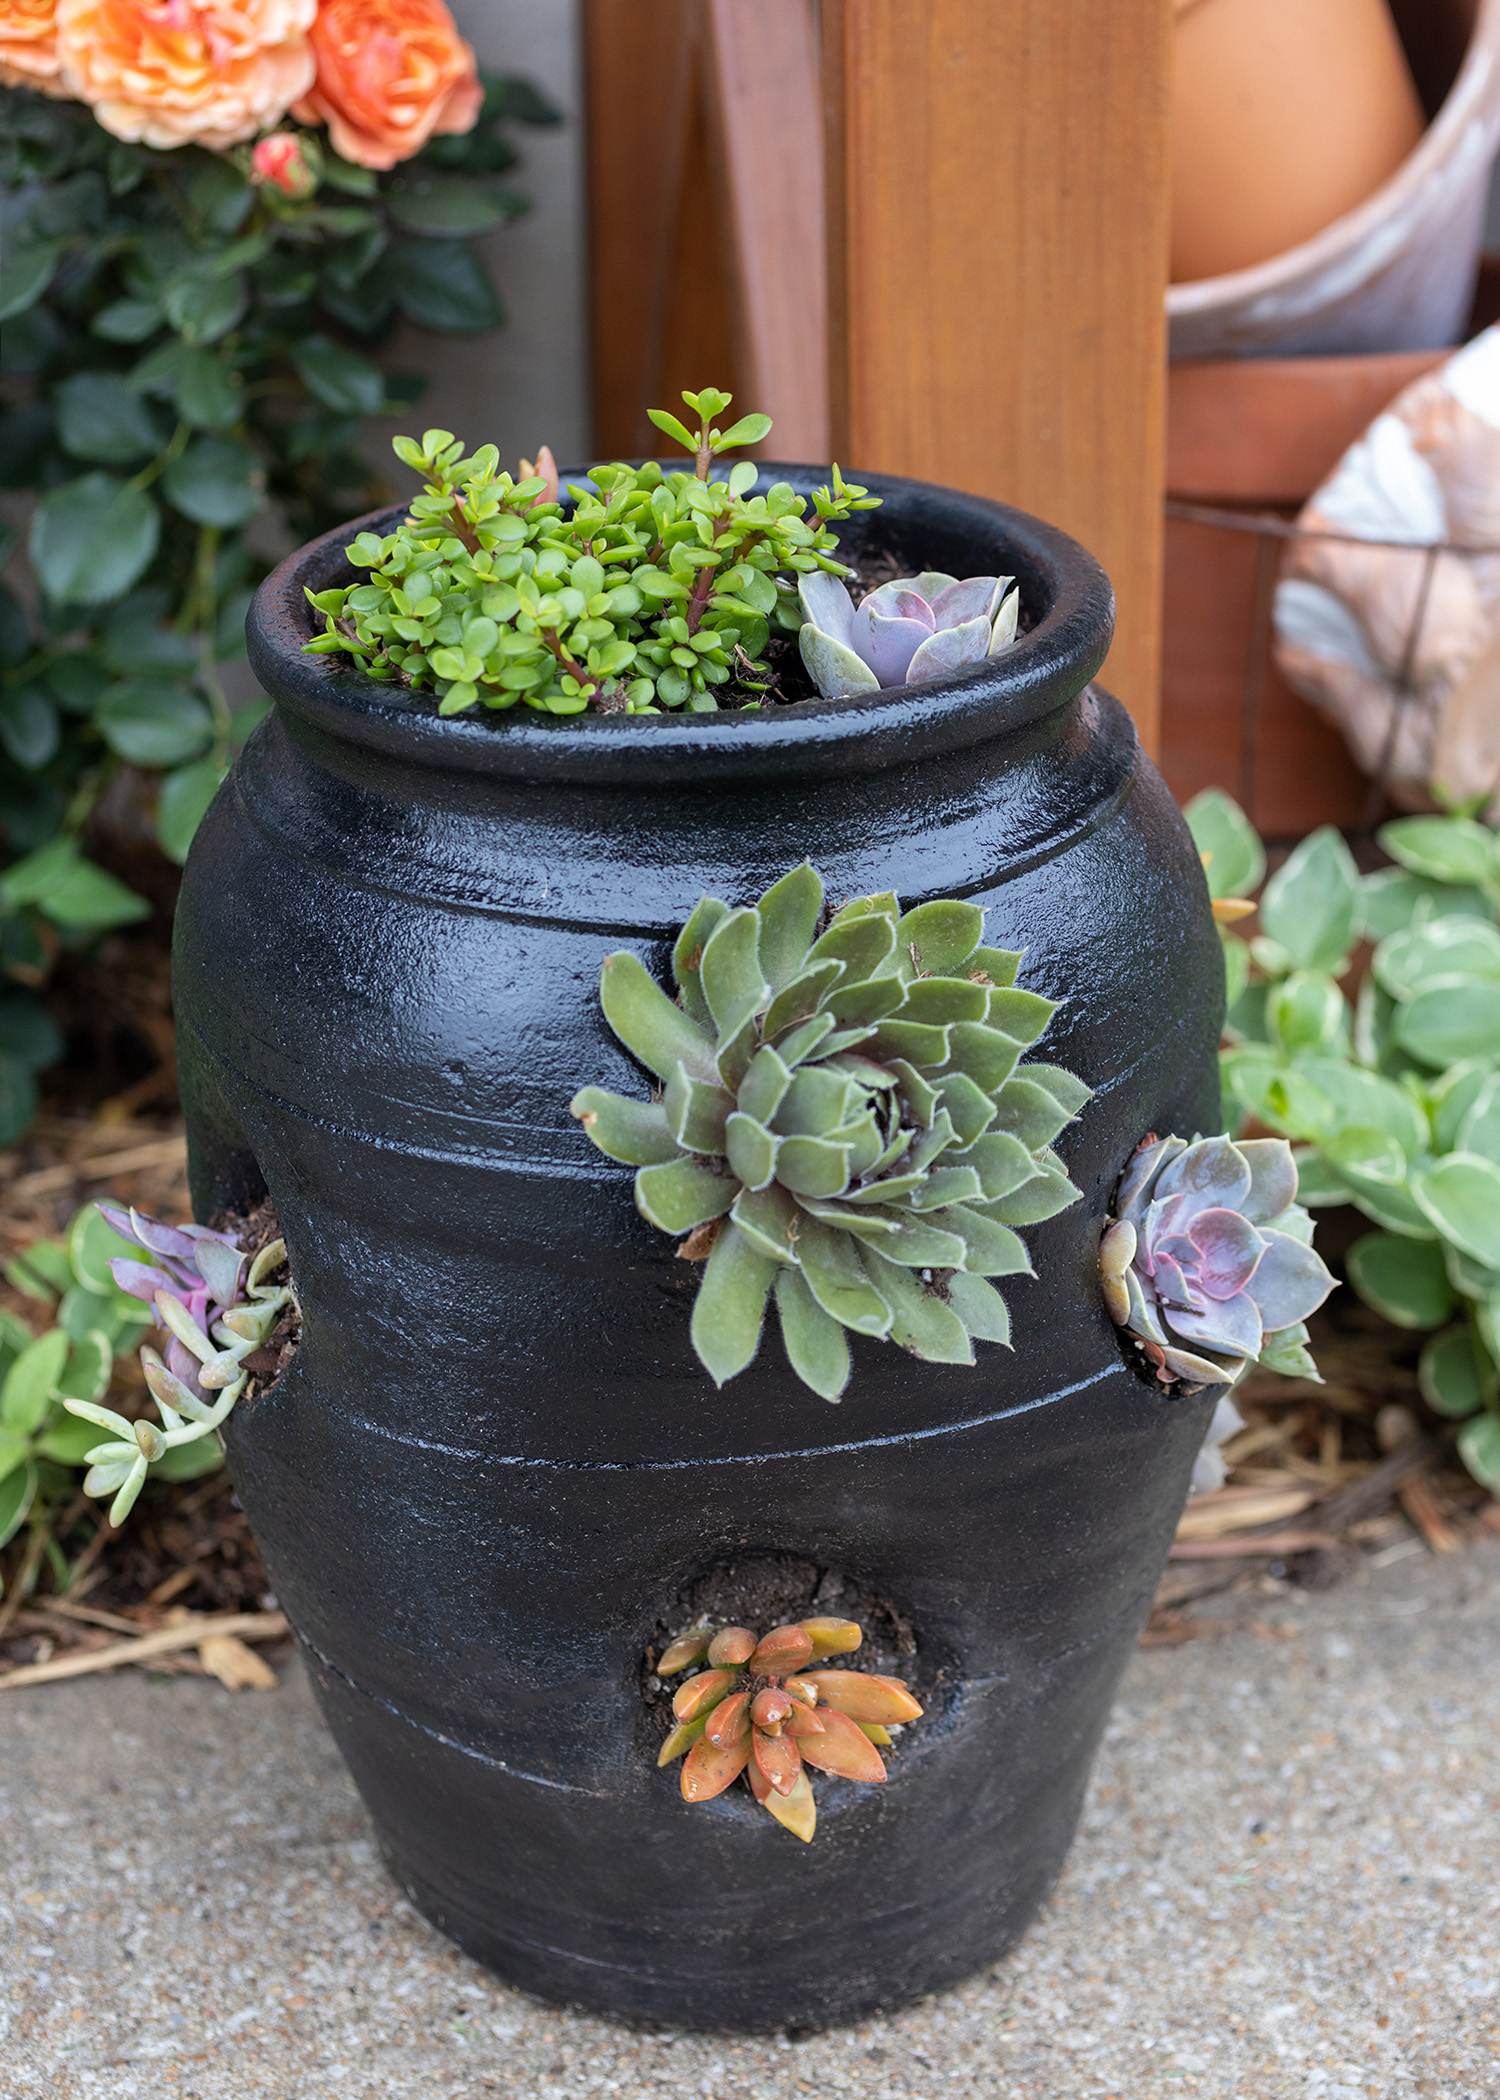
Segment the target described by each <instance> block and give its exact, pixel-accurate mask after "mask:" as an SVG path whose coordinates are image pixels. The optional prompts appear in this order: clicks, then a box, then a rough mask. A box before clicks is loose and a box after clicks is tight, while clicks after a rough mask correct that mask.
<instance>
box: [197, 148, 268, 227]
mask: <svg viewBox="0 0 1500 2100" xmlns="http://www.w3.org/2000/svg"><path fill="white" fill-rule="evenodd" d="M188 198H189V201H190V202H191V204H192V207H193V209H194V211H195V212H197V213H198V215H199V216H200V218H201V219H202V220H203V223H204V224H205V226H206V227H207V228H208V230H209V232H210V233H233V232H235V230H236V229H237V228H238V227H239V226H240V225H242V224H243V222H244V220H245V218H246V216H247V215H248V213H249V211H250V207H251V205H252V204H254V202H255V192H254V190H253V189H252V188H251V187H250V184H249V183H248V182H247V181H246V180H245V178H244V176H243V175H242V174H241V173H240V171H239V169H238V168H237V167H235V165H234V163H233V162H232V161H228V160H223V159H221V158H220V157H219V155H218V154H214V155H213V156H212V157H211V158H209V159H207V160H205V161H203V162H202V163H201V164H200V165H199V166H198V167H197V168H195V169H194V171H193V176H192V180H191V181H190V182H189V184H188Z"/></svg>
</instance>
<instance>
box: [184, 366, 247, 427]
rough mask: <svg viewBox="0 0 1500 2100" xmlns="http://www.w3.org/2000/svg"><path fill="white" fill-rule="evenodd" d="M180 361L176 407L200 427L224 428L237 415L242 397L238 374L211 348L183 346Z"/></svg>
mask: <svg viewBox="0 0 1500 2100" xmlns="http://www.w3.org/2000/svg"><path fill="white" fill-rule="evenodd" d="M178 348H179V352H180V354H179V357H178V361H177V386H176V400H177V407H178V409H179V411H180V412H181V414H182V416H183V418H184V419H185V420H186V421H187V422H189V423H191V424H192V425H193V426H194V428H195V429H197V430H223V429H224V428H225V427H226V426H227V425H228V424H230V423H232V422H233V421H234V420H235V418H236V417H237V416H238V414H239V412H240V409H241V406H242V405H243V397H242V394H241V390H240V387H239V384H238V381H237V380H236V377H235V374H234V372H233V371H232V369H231V368H230V366H229V365H228V364H226V363H225V361H224V359H223V358H222V357H217V356H215V354H214V352H213V351H212V350H188V349H185V348H183V347H182V346H181V345H179V346H178Z"/></svg>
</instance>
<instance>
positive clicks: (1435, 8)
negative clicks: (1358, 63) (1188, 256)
mask: <svg viewBox="0 0 1500 2100" xmlns="http://www.w3.org/2000/svg"><path fill="white" fill-rule="evenodd" d="M1330 4H1332V0H1198V5H1197V6H1196V7H1193V8H1192V9H1191V11H1190V12H1188V13H1187V14H1186V16H1185V17H1184V19H1183V21H1182V23H1181V25H1180V27H1181V32H1182V42H1183V45H1184V47H1185V48H1186V47H1187V46H1188V40H1189V38H1190V37H1191V36H1193V35H1196V34H1197V33H1198V32H1199V30H1200V29H1203V28H1206V27H1207V26H1208V25H1209V23H1210V22H1211V20H1212V18H1213V16H1214V15H1215V14H1216V13H1217V12H1218V11H1219V9H1220V8H1223V7H1244V8H1245V9H1246V10H1247V11H1248V12H1251V13H1253V14H1254V15H1255V16H1256V18H1257V20H1260V19H1262V18H1264V19H1265V20H1267V21H1270V20H1272V19H1274V18H1275V17H1277V16H1280V15H1281V14H1282V12H1283V10H1286V9H1290V10H1292V11H1293V12H1294V13H1296V14H1298V15H1301V14H1302V13H1304V12H1305V13H1306V15H1307V16H1308V17H1312V16H1314V15H1315V14H1321V13H1322V11H1323V8H1324V6H1325V5H1330ZM1340 4H1352V0H1340ZM1402 12H1403V17H1404V18H1405V19H1406V29H1407V34H1408V37H1409V39H1410V42H1411V48H1412V50H1413V52H1414V53H1415V54H1416V56H1417V59H1418V61H1419V67H1420V70H1421V72H1422V75H1423V80H1424V88H1425V90H1426V91H1427V92H1428V93H1429V95H1430V98H1431V100H1432V101H1433V102H1437V101H1438V100H1439V98H1440V94H1441V89H1442V87H1443V75H1444V74H1445V73H1447V72H1448V70H1449V68H1450V67H1451V66H1452V64H1453V58H1454V53H1455V51H1456V50H1457V49H1458V48H1459V46H1460V43H1461V37H1462V31H1463V29H1464V28H1465V27H1466V24H1467V21H1469V20H1471V21H1472V23H1473V33H1472V35H1471V36H1470V37H1469V38H1468V40H1467V50H1466V52H1465V54H1464V57H1463V62H1462V65H1461V66H1459V67H1458V70H1457V75H1456V78H1453V79H1452V81H1451V85H1450V86H1449V87H1448V89H1447V93H1446V96H1445V97H1442V98H1441V106H1440V107H1439V108H1438V109H1437V112H1436V114H1435V115H1434V117H1433V119H1432V122H1431V123H1430V124H1429V126H1428V128H1427V130H1426V132H1425V133H1424V134H1423V135H1422V136H1421V137H1420V139H1418V141H1417V143H1416V145H1415V149H1414V150H1413V151H1412V152H1411V153H1409V154H1408V155H1407V156H1406V157H1405V158H1404V159H1403V160H1402V161H1401V163H1400V165H1399V166H1398V167H1396V168H1395V170H1394V172H1392V173H1391V174H1390V175H1389V178H1388V179H1387V180H1385V181H1383V182H1381V183H1380V185H1379V187H1378V188H1377V189H1376V190H1375V192H1374V194H1373V195H1367V196H1365V197H1364V199H1363V201H1358V200H1356V201H1354V202H1353V205H1352V208H1346V209H1345V210H1344V212H1343V215H1342V216H1341V217H1338V218H1336V219H1335V220H1334V221H1333V223H1332V224H1331V225H1329V224H1324V225H1323V227H1322V229H1321V231H1319V230H1314V231H1312V232H1311V233H1310V234H1307V235H1304V237H1302V238H1301V239H1300V240H1298V241H1296V242H1295V243H1294V245H1292V246H1291V247H1288V248H1285V249H1283V250H1282V251H1281V252H1280V253H1277V254H1274V255H1272V256H1271V257H1270V258H1269V259H1267V260H1263V261H1260V262H1255V263H1250V264H1247V265H1245V266H1244V267H1241V268H1235V269H1229V270H1227V271H1224V272H1223V273H1221V274H1220V275H1217V276H1208V277H1195V278H1193V279H1192V280H1191V281H1189V282H1184V283H1177V284H1173V285H1172V286H1171V287H1170V289H1169V290H1168V293H1167V317H1168V322H1169V325H1170V333H1171V348H1172V355H1173V357H1174V358H1195V359H1208V358H1223V357H1290V356H1322V355H1338V354H1344V353H1358V352H1366V351H1392V350H1423V349H1440V348H1442V347H1444V346H1446V345H1448V344H1450V343H1454V342H1456V341H1458V339H1459V337H1460V334H1461V332H1462V330H1463V326H1464V322H1465V320H1466V318H1467V316H1468V313H1469V307H1470V302H1471V300H1472V297H1473V291H1474V279H1475V274H1476V272H1477V269H1478V263H1479V250H1480V245H1481V236H1482V232H1483V225H1484V211H1485V203H1486V198H1487V195H1488V187H1489V171H1490V163H1491V161H1492V160H1493V158H1494V155H1495V149H1496V145H1497V142H1500V0H1423V4H1422V6H1421V8H1420V9H1416V10H1414V9H1412V8H1410V7H1404V8H1403V10H1402ZM1200 17H1201V20H1200ZM1461 18H1463V19H1461ZM1247 77H1248V76H1247ZM1287 92H1288V93H1290V92H1292V89H1291V85H1290V83H1288V84H1287ZM1337 93H1338V95H1339V96H1340V97H1341V98H1342V97H1343V96H1345V95H1346V94H1347V93H1348V89H1347V88H1346V87H1345V85H1344V84H1343V82H1340V83H1339V86H1338V88H1337ZM1225 121H1226V127H1228V125H1229V120H1228V118H1226V120H1225ZM1226 135H1227V132H1226ZM1297 150H1298V149H1297V148H1296V144H1295V141H1294V142H1291V143H1289V144H1288V146H1287V148H1286V151H1287V154H1288V156H1289V158H1290V159H1291V160H1295V157H1296V152H1297ZM1370 165H1373V163H1370ZM1203 179H1204V180H1205V183H1206V182H1207V179H1208V178H1207V173H1206V172H1205V175H1204V178H1203ZM1186 183H1187V177H1186V172H1185V164H1183V181H1182V185H1181V187H1182V188H1184V189H1185V188H1186ZM1174 274H1178V273H1177V272H1176V271H1174Z"/></svg>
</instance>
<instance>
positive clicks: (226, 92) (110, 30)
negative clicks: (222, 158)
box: [57, 0, 317, 148]
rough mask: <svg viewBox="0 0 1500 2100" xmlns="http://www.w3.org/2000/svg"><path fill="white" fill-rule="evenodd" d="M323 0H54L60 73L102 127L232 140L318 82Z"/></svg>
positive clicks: (179, 140) (129, 133) (153, 140)
mask: <svg viewBox="0 0 1500 2100" xmlns="http://www.w3.org/2000/svg"><path fill="white" fill-rule="evenodd" d="M316 13H317V0H57V48H58V55H59V57H60V58H61V60H62V68H63V76H64V78H65V79H66V80H67V82H68V85H69V86H70V88H71V89H72V91H73V93H74V94H75V95H77V96H79V97H80V98H81V99H82V100H83V101H85V102H87V103H88V104H89V106H90V107H91V108H92V110H93V112H94V115H95V116H96V117H97V118H98V120H99V122H100V123H101V124H102V125H103V126H104V128H105V130H106V131H112V132H113V133H114V135H115V137H116V138H120V139H133V140H135V139H138V140H141V141H142V142H144V144H146V145H148V146H157V147H171V146H181V145H185V144H187V142H188V141H189V140H192V141H196V143H197V144H198V145H200V146H214V147H220V148H222V147H224V146H234V145H238V144H239V142H240V141H241V140H242V139H249V138H254V136H255V134H256V133H257V132H258V131H264V130H266V129H267V128H268V127H269V126H270V125H273V124H275V123H277V122H279V121H280V119H281V118H282V117H283V116H284V115H285V114H286V110H287V106H288V104H289V103H291V102H294V101H295V100H296V98H297V97H298V96H299V95H301V94H304V93H305V92H306V90H307V88H308V87H309V85H310V84H311V82H312V78H313V72H314V65H313V55H312V51H311V48H310V47H309V45H308V41H307V35H306V32H307V30H308V28H309V27H310V25H311V23H312V20H313V17H314V16H315V14H316Z"/></svg>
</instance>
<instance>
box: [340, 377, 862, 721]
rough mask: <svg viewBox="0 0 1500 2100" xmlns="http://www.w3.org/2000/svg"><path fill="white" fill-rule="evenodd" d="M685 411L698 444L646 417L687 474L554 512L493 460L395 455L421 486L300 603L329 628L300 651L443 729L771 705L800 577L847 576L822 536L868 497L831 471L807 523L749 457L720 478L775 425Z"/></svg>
mask: <svg viewBox="0 0 1500 2100" xmlns="http://www.w3.org/2000/svg"><path fill="white" fill-rule="evenodd" d="M682 398H683V400H684V401H685V402H686V404H687V406H688V407H689V408H690V409H691V410H692V412H693V414H694V415H695V416H696V417H697V418H698V427H697V429H696V430H689V429H687V428H686V427H685V425H683V424H682V423H681V422H679V421H678V419H677V418H676V417H675V416H673V415H670V414H668V413H667V411H666V410H664V409H653V410H652V412H651V415H652V421H653V422H654V423H655V424H656V425H657V427H658V428H659V429H661V430H663V431H664V432H665V433H666V435H667V436H668V437H670V438H672V439H673V440H674V441H675V442H676V443H678V444H680V445H682V446H683V447H684V449H685V450H686V451H688V452H689V453H691V454H692V456H693V463H694V465H693V471H692V472H678V473H671V472H667V473H664V472H663V471H662V469H661V467H660V466H659V465H658V464H656V463H655V462H648V463H647V464H646V465H645V466H640V467H632V466H627V465H624V464H615V465H612V466H598V467H595V468H593V469H592V471H591V476H590V480H591V483H592V486H588V485H585V484H581V483H580V484H576V485H574V486H573V487H572V488H571V490H570V494H571V497H572V499H573V500H572V502H571V503H570V504H569V505H568V506H566V507H565V506H563V505H562V504H559V503H558V502H556V501H552V500H549V496H550V492H549V491H548V489H547V485H546V483H545V481H544V480H543V479H542V478H541V477H540V476H536V477H533V478H529V479H526V480H521V481H518V480H517V479H516V478H515V477H514V476H513V475H511V474H508V473H504V472H502V471H501V469H500V462H499V457H498V454H497V453H496V450H495V447H494V446H493V445H484V446H481V448H480V449H479V451H478V452H476V453H475V454H474V455H473V457H472V458H470V457H466V456H465V454H464V448H463V445H462V444H461V443H460V442H459V441H458V440H457V439H455V438H454V437H453V435H452V433H451V432H450V431H446V430H429V431H428V432H427V433H426V435H425V436H424V437H423V439H422V442H421V443H420V444H418V443H417V442H416V440H415V439H413V438H406V437H401V438H397V439H395V441H394V443H395V449H396V452H397V454H398V456H399V457H400V458H401V459H403V460H405V461H406V463H407V464H408V465H409V466H411V467H414V468H416V469H417V471H418V472H419V473H421V474H423V475H425V476H426V479H427V487H426V490H425V492H424V493H423V494H422V495H421V496H419V497H418V498H417V500H416V502H415V503H413V505H412V508H411V513H410V515H409V516H408V517H407V518H405V519H403V521H402V522H401V524H399V525H398V526H397V527H396V529H395V531H394V532H389V533H386V534H384V535H382V534H379V533H374V532H365V533H361V534H360V535H359V537H358V538H357V539H356V540H355V541H354V542H353V544H352V545H351V546H350V548H349V550H348V551H349V559H350V561H351V562H352V563H353V564H354V565H355V566H356V567H358V568H364V569H368V570H369V572H370V580H369V582H368V583H361V584H355V585H354V586H352V587H351V588H348V589H335V590H327V591H318V592H313V591H309V592H308V594H307V595H308V599H309V602H310V603H311V604H312V606H313V607H314V609H315V610H316V611H317V612H319V613H321V614H322V616H323V623H324V629H325V631H324V633H322V634H321V635H319V636H318V637H317V638H316V639H315V640H314V641H312V642H310V643H308V644H307V647H308V649H309V650H310V651H312V652H314V653H321V654H325V655H347V656H348V657H350V658H351V659H352V660H353V661H354V662H355V663H356V664H358V666H359V667H360V669H361V670H363V671H366V672H368V673H369V675H370V676H371V677H372V678H380V679H394V680H396V681H398V682H399V683H401V684H403V685H408V686H416V687H418V688H422V689H426V690H430V691H433V692H435V693H436V694H437V696H438V713H439V714H443V715H455V714H463V713H466V712H467V711H468V710H469V709H471V708H473V707H476V706H478V705H481V704H482V705H483V706H485V707H488V708H509V707H514V706H516V705H517V703H518V702H524V703H525V704H526V705H527V706H528V707H534V708H538V709H540V710H541V711H543V712H544V713H549V714H555V715H576V714H582V713H583V712H584V711H585V710H586V709H593V710H595V711H597V712H599V713H604V714H647V715H654V714H659V713H660V712H661V711H662V709H663V708H686V709H687V710H688V711H689V712H700V713H701V712H712V711H714V710H715V709H717V707H718V701H717V700H716V698H715V692H716V690H717V689H720V688H722V687H724V686H726V685H728V684H729V683H730V682H731V681H733V682H734V684H735V685H736V687H737V688H739V689H740V701H741V704H742V705H743V704H744V700H743V693H744V690H745V689H746V688H748V689H750V690H751V691H763V690H764V689H765V683H766V679H767V675H768V674H767V672H766V669H765V667H764V666H763V665H762V664H761V663H760V661H759V658H760V652H761V651H762V650H763V649H764V648H765V646H766V643H767V641H768V639H769V638H770V636H771V634H772V633H773V632H777V633H781V634H787V635H791V634H795V633H797V631H798V629H799V628H800V627H801V625H802V611H801V607H800V605H799V602H798V598H797V579H798V577H799V576H800V575H803V574H805V573H806V572H808V571H809V570H814V569H823V570H827V571H830V572H831V573H832V574H834V575H837V576H844V575H847V574H849V573H850V571H849V570H848V569H847V567H846V565H845V564H844V563H842V562H840V561H839V560H838V559H837V558H836V556H835V555H834V554H833V552H832V551H831V550H832V549H833V548H834V547H835V546H836V544H837V542H836V539H835V536H834V534H833V533H832V532H831V531H829V529H828V525H829V521H830V520H832V519H836V518H846V517H848V516H849V514H850V512H851V511H855V510H869V509H872V508H873V507H874V506H875V504H877V503H878V501H879V498H878V497H871V496H868V495H867V493H866V491H865V490H864V489H862V488H857V487H853V486H850V485H848V484H846V483H845V482H844V481H843V479H842V477H841V476H840V474H839V470H838V468H837V467H835V468H834V469H833V473H832V479H831V483H830V485H829V486H828V487H827V488H824V489H820V490H819V491H818V492H817V494H816V495H814V497H813V499H812V505H813V513H814V515H813V516H812V517H808V516H807V514H806V507H805V505H804V502H803V499H802V497H801V496H799V495H798V494H797V492H796V491H795V490H794V489H793V488H792V487H791V486H790V485H789V484H788V483H786V482H778V483H777V484H776V485H775V486H774V487H772V488H770V489H768V490H767V491H766V492H765V493H764V494H763V495H752V494H751V493H750V491H751V490H752V489H753V487H754V484H755V479H756V469H755V467H754V465H753V464H752V463H751V462H750V461H749V460H741V461H739V462H738V463H737V464H736V465H735V466H733V467H731V468H730V470H729V473H728V475H727V476H725V477H724V478H722V479H715V478H714V475H713V463H714V461H715V460H716V459H717V458H719V457H720V455H722V454H723V453H725V452H728V451H731V450H732V449H733V448H734V447H735V446H737V445H754V444H758V443H759V442H760V440H761V439H762V438H763V437H765V435H766V433H767V432H768V431H769V430H770V428H771V419H770V417H769V416H762V415H750V416H742V417H741V418H740V419H739V421H738V422H737V423H734V424H732V425H731V426H730V427H729V428H728V429H725V430H722V431H721V430H719V429H718V428H717V427H716V426H715V424H714V418H715V416H717V415H720V414H721V413H722V412H723V411H724V410H725V409H726V408H727V407H728V406H729V404H730V400H731V396H730V395H728V394H725V393H722V392H721V391H720V390H719V389H718V388H717V387H704V388H703V389H701V391H700V392H698V393H696V394H684V395H683V397H682ZM751 704H754V703H751Z"/></svg>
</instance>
